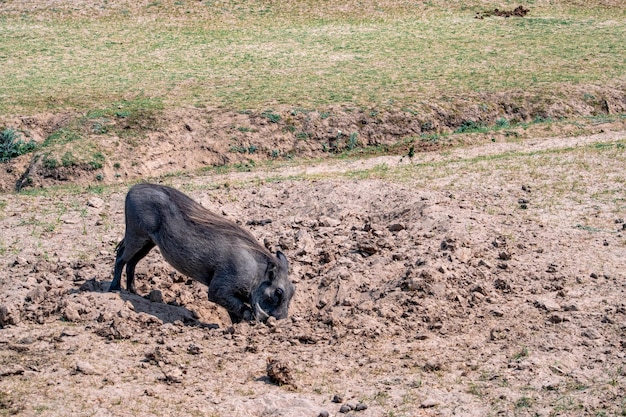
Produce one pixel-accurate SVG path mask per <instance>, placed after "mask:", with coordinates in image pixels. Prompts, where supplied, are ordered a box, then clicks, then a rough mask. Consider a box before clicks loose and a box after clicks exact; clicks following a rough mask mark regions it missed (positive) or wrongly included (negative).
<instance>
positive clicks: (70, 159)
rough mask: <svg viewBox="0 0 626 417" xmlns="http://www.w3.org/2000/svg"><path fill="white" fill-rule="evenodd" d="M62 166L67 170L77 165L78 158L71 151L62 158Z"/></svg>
mask: <svg viewBox="0 0 626 417" xmlns="http://www.w3.org/2000/svg"><path fill="white" fill-rule="evenodd" d="M61 165H63V166H64V167H66V168H67V167H71V166H74V165H76V157H75V156H74V154H72V152H70V151H67V152H65V153H64V154H63V156H62V157H61Z"/></svg>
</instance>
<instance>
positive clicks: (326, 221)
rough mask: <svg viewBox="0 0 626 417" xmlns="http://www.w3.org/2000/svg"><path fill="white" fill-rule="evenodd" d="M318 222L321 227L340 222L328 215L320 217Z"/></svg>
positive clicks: (335, 225)
mask: <svg viewBox="0 0 626 417" xmlns="http://www.w3.org/2000/svg"><path fill="white" fill-rule="evenodd" d="M318 223H319V225H320V226H321V227H337V226H339V225H340V224H341V221H339V220H337V219H333V218H330V217H320V218H319V220H318Z"/></svg>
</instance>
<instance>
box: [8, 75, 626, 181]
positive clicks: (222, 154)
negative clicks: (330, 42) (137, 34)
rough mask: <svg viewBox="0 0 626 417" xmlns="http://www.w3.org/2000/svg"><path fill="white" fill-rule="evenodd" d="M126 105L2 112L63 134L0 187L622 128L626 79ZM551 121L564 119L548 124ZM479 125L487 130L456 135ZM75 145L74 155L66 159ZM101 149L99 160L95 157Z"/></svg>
mask: <svg viewBox="0 0 626 417" xmlns="http://www.w3.org/2000/svg"><path fill="white" fill-rule="evenodd" d="M120 113H123V114H124V116H123V117H119V116H116V115H115V114H114V113H113V112H112V113H111V115H110V116H108V117H104V116H99V117H95V116H90V115H89V113H87V114H82V113H76V112H65V113H58V114H38V115H30V116H23V117H11V118H4V119H2V118H0V128H7V127H8V128H12V129H15V130H16V131H18V132H19V133H20V135H21V137H22V138H23V139H24V140H33V141H35V142H37V143H39V144H43V143H44V142H45V141H46V139H47V138H50V137H54V136H55V135H57V136H58V135H60V134H61V137H62V138H63V139H62V140H59V141H58V143H55V142H54V141H52V142H53V143H52V144H50V145H45V146H43V147H40V149H39V150H38V151H36V152H35V153H31V154H27V155H23V156H22V157H19V158H16V159H14V160H12V161H10V162H8V163H5V164H2V166H0V191H11V190H15V189H22V188H40V187H49V186H52V185H63V184H68V183H72V184H80V185H87V184H92V183H96V182H99V183H101V184H124V183H127V182H129V181H136V180H140V179H146V178H156V177H162V176H164V175H171V174H174V173H179V172H190V171H192V172H193V171H197V170H202V169H207V168H212V167H223V166H229V167H235V168H236V169H240V170H246V169H250V168H252V167H253V166H254V165H255V164H258V163H259V162H262V161H267V160H275V161H276V160H277V161H280V160H289V159H292V158H294V157H295V158H319V157H327V156H328V155H333V154H341V153H346V152H352V153H358V152H363V151H365V152H378V153H380V152H383V151H384V152H386V153H398V154H399V153H407V152H408V151H409V150H411V152H412V153H413V152H423V151H433V150H440V149H445V148H450V147H451V146H455V145H468V144H476V143H484V142H491V141H496V142H501V141H511V140H519V139H524V138H528V137H533V136H544V135H548V134H549V135H570V134H578V135H580V134H582V133H597V132H600V131H602V130H608V129H622V128H623V126H624V124H625V123H626V121H625V119H624V118H623V117H619V115H620V114H625V113H626V87H624V86H623V85H615V86H590V85H586V86H578V87H576V86H570V87H568V89H567V91H562V92H559V91H554V92H552V93H551V94H550V95H549V96H545V97H543V98H542V97H541V96H538V95H536V94H532V93H530V92H523V91H518V92H508V93H494V94H491V93H480V94H479V93H476V94H474V95H471V96H467V95H465V96H458V97H441V98H440V100H438V101H437V102H436V103H435V102H431V103H425V102H422V103H415V105H413V106H411V107H410V108H409V107H404V108H401V109H382V110H377V109H357V108H350V107H346V106H336V107H329V108H326V109H323V110H313V109H300V108H287V107H283V108H275V109H272V110H265V111H239V112H236V111H226V110H221V109H208V108H195V107H190V108H185V109H178V110H167V111H165V110H147V109H133V110H132V111H129V112H127V111H120ZM606 118H612V119H613V122H612V124H614V125H617V126H611V124H610V123H607V120H605V119H606ZM559 120H573V121H574V123H567V122H566V123H560V124H559V123H558V121H559ZM545 125H549V126H556V127H555V128H554V131H546V129H545ZM476 128H483V130H484V131H486V133H483V134H473V135H458V134H455V135H450V134H451V133H452V132H454V131H472V129H474V130H476ZM68 132H69V133H68ZM51 135H52V136H51ZM63 135H66V136H63ZM67 154H71V155H72V156H73V159H70V160H69V161H68V160H66V159H65V156H66V155H67ZM96 154H100V155H101V159H100V160H94V159H93V158H94V155H96ZM47 161H52V162H53V163H52V164H50V163H47Z"/></svg>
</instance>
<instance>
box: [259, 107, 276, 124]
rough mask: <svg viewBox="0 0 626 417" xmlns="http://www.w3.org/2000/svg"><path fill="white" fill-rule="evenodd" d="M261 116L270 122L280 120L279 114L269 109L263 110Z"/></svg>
mask: <svg viewBox="0 0 626 417" xmlns="http://www.w3.org/2000/svg"><path fill="white" fill-rule="evenodd" d="M261 116H263V117H265V118H266V119H267V120H269V121H270V122H272V123H278V122H280V114H276V113H273V112H272V111H271V110H266V111H264V112H263V113H261Z"/></svg>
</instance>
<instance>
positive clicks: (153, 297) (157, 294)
mask: <svg viewBox="0 0 626 417" xmlns="http://www.w3.org/2000/svg"><path fill="white" fill-rule="evenodd" d="M148 300H150V301H151V302H153V303H162V302H163V293H162V292H161V291H160V290H152V291H150V294H148Z"/></svg>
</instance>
